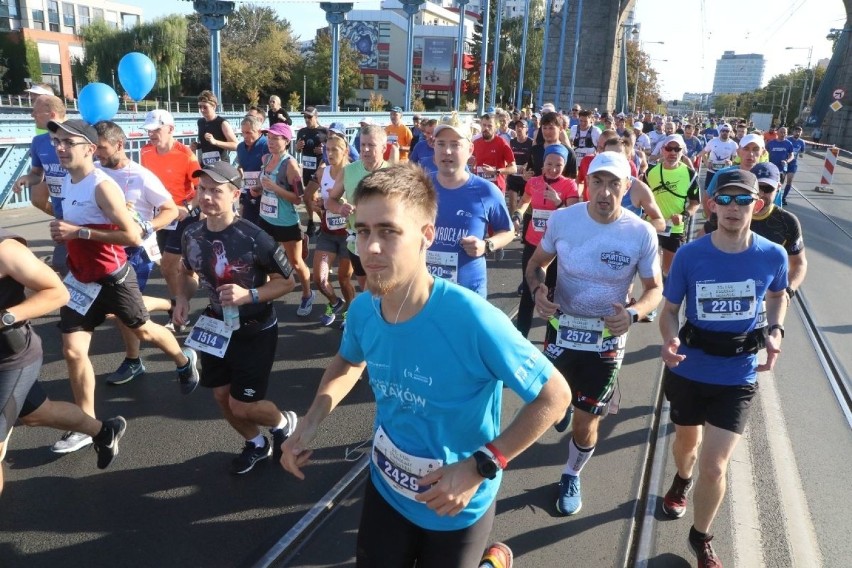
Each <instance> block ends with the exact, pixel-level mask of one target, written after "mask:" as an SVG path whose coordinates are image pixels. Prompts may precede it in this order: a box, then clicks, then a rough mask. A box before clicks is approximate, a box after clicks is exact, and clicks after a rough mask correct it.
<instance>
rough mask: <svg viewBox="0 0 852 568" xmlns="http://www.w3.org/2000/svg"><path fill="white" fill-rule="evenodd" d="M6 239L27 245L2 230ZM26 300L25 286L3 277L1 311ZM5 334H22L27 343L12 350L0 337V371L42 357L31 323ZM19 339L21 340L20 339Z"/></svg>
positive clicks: (0, 239)
mask: <svg viewBox="0 0 852 568" xmlns="http://www.w3.org/2000/svg"><path fill="white" fill-rule="evenodd" d="M6 239H14V240H16V241H18V242H20V243H21V244H23V245H25V246H26V244H27V241H26V240H25V239H24V238H23V237H21V236H19V235H16V234H14V233H11V232H9V231H7V230H6V229H0V242H3V241H5V240H6ZM25 299H26V293H25V292H24V285H23V284H21V283H20V282H18V281H17V280H15V279H14V278H12V277H11V276H3V277H1V278H0V309H3V310H5V309H6V308H10V307H12V306H16V305H18V304H20V303H21V302H23V301H24V300H25ZM3 333H15V334H22V338H23V339H24V341H25V344H24V347H23V348H22V349H15V350H14V351H13V350H12V349H10V346H9V345H10V341H6V340H5V339H6V338H2V337H0V371H7V370H9V369H22V368H24V367H26V366H27V365H29V364H30V363H34V362H35V361H36V360H38V359H39V358H40V357H41V355H42V350H41V339H39V336H38V335H36V334H35V333H33V332H32V329H31V328H30V323H29V321H22V322H18V323H16V324H15V325H14V326H13V329H9V330H4V331H0V334H3ZM17 339H21V337H18V338H17Z"/></svg>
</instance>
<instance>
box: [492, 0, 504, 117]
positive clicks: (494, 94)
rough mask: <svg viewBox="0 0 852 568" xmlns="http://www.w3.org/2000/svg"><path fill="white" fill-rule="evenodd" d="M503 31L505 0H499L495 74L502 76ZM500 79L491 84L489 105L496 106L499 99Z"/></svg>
mask: <svg viewBox="0 0 852 568" xmlns="http://www.w3.org/2000/svg"><path fill="white" fill-rule="evenodd" d="M502 31H503V0H497V27H496V29H495V30H494V76H495V77H499V76H500V33H501V32H502ZM498 83H499V81H496V80H495V81H494V82H493V83H492V84H491V96H490V98H489V99H488V100H489V103H488V104H489V105H490V106H494V105H495V103H496V100H497V84H498Z"/></svg>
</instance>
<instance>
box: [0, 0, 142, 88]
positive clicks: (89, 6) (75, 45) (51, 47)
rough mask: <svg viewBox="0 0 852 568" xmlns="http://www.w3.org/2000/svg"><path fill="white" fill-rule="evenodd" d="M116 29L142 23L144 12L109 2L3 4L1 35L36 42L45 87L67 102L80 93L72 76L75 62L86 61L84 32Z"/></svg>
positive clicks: (7, 0) (21, 0) (19, 0)
mask: <svg viewBox="0 0 852 568" xmlns="http://www.w3.org/2000/svg"><path fill="white" fill-rule="evenodd" d="M98 20H101V21H104V22H106V24H107V25H108V26H110V27H114V28H116V29H120V28H129V27H133V26H135V25H138V24H139V23H140V22H141V21H142V8H137V7H135V6H130V5H127V4H119V3H117V2H109V1H106V0H79V1H78V0H74V1H70V2H64V1H60V0H3V1H2V2H0V33H5V34H9V39H10V40H11V41H14V42H23V41H26V40H32V41H34V42H35V43H36V45H37V46H38V57H39V62H40V64H41V73H42V80H41V82H42V83H49V84H50V85H52V86H53V89H54V91H55V92H56V93H57V94H59V95H60V96H64V97H66V98H75V97H76V92H77V90H76V89H75V85H74V80H73V77H72V74H71V61H72V59H82V57H83V45H82V42H81V41H80V39H79V37H78V35H77V34H78V33H79V31H80V29H81V28H82V27H84V26H87V25H89V24H90V23H92V22H94V21H98Z"/></svg>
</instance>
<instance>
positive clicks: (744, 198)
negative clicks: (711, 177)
mask: <svg viewBox="0 0 852 568" xmlns="http://www.w3.org/2000/svg"><path fill="white" fill-rule="evenodd" d="M713 201H715V202H716V203H717V204H719V205H730V204H731V203H736V204H737V205H739V206H741V207H745V206H746V205H751V204H752V203H754V202H755V201H757V199H756V198H755V197H753V196H751V195H717V196H715V197H714V198H713Z"/></svg>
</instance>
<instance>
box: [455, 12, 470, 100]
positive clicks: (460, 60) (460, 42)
mask: <svg viewBox="0 0 852 568" xmlns="http://www.w3.org/2000/svg"><path fill="white" fill-rule="evenodd" d="M469 1H470V0H458V2H457V3H458V5H459V35H458V37H457V38H456V81H455V83H456V84H455V98H454V99H453V108H455V110H460V109H461V84H462V69H463V68H464V7H465V6H467V3H468V2H469Z"/></svg>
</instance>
